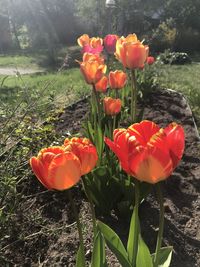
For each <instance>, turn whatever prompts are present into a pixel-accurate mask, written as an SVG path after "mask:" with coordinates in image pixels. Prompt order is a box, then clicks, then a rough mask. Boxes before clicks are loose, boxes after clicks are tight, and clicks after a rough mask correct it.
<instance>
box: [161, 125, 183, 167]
mask: <svg viewBox="0 0 200 267" xmlns="http://www.w3.org/2000/svg"><path fill="white" fill-rule="evenodd" d="M164 132H165V134H166V135H167V144H168V148H169V151H170V156H171V158H172V161H173V167H174V168H175V167H176V166H177V165H178V163H179V161H180V160H181V158H182V156H183V152H184V147H185V134H184V129H183V127H182V126H181V125H178V124H176V123H174V122H173V123H170V124H169V125H168V126H167V127H166V128H165V129H164Z"/></svg>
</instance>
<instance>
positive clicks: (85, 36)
mask: <svg viewBox="0 0 200 267" xmlns="http://www.w3.org/2000/svg"><path fill="white" fill-rule="evenodd" d="M77 42H78V44H79V45H80V46H81V47H83V46H85V45H88V44H89V42H90V37H89V35H88V34H83V35H81V36H80V37H79V38H78V39H77Z"/></svg>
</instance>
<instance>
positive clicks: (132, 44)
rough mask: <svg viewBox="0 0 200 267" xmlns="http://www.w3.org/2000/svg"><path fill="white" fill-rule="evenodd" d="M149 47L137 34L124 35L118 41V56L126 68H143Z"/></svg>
mask: <svg viewBox="0 0 200 267" xmlns="http://www.w3.org/2000/svg"><path fill="white" fill-rule="evenodd" d="M148 53H149V47H148V46H145V45H143V44H142V43H141V42H140V41H139V40H138V39H137V36H136V35H135V34H129V35H128V36H127V37H126V38H124V37H123V36H122V37H121V38H120V39H118V40H117V42H116V53H115V56H116V58H117V59H118V60H119V61H120V62H121V63H122V64H123V66H124V67H125V68H129V69H137V68H142V67H143V66H144V63H145V62H146V59H147V57H148Z"/></svg>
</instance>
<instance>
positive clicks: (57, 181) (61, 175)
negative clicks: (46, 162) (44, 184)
mask: <svg viewBox="0 0 200 267" xmlns="http://www.w3.org/2000/svg"><path fill="white" fill-rule="evenodd" d="M80 177H81V169H80V161H79V159H78V157H76V156H75V155H74V154H73V153H71V152H65V153H64V154H59V155H57V156H55V158H54V159H53V160H52V162H51V164H50V166H49V172H48V180H49V182H50V183H51V184H52V187H53V188H54V189H57V190H65V189H68V188H70V187H72V186H73V185H75V184H76V183H78V181H79V180H80Z"/></svg>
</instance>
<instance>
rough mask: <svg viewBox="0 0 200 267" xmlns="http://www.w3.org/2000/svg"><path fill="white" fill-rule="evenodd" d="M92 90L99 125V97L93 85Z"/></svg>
mask: <svg viewBox="0 0 200 267" xmlns="http://www.w3.org/2000/svg"><path fill="white" fill-rule="evenodd" d="M92 89H93V95H94V99H95V102H96V103H95V105H96V113H97V116H98V118H99V123H100V118H101V114H100V112H101V107H100V99H99V95H98V92H97V91H96V88H95V84H93V85H92Z"/></svg>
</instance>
